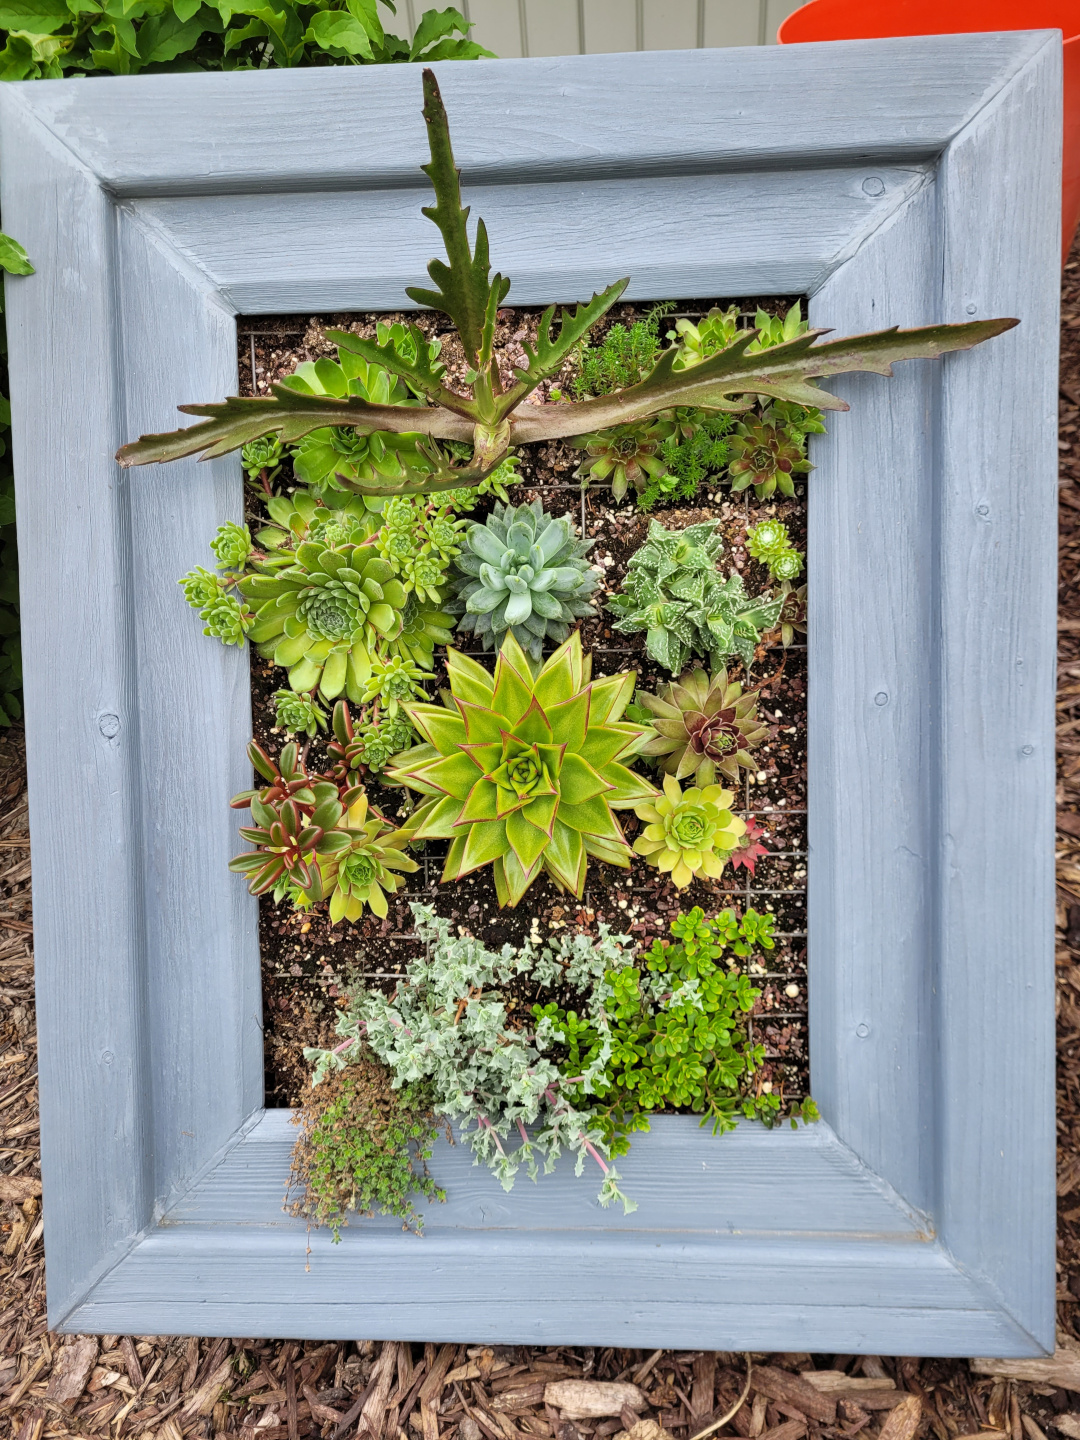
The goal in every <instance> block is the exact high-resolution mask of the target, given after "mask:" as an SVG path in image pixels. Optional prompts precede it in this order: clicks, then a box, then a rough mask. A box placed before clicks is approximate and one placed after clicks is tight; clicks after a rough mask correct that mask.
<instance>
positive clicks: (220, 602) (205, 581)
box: [177, 565, 255, 645]
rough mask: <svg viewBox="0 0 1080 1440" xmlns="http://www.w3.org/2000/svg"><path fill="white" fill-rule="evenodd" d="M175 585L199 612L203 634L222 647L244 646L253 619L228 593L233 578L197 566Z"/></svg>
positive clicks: (242, 605)
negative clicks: (215, 640) (178, 586)
mask: <svg viewBox="0 0 1080 1440" xmlns="http://www.w3.org/2000/svg"><path fill="white" fill-rule="evenodd" d="M177 583H178V584H179V585H180V586H181V588H182V589H183V591H184V599H185V600H186V601H187V602H188V604H189V605H190V606H191V608H192V609H193V610H198V612H199V618H200V619H201V620H202V621H203V634H204V635H211V636H213V637H214V638H215V639H217V640H220V641H221V643H222V644H223V645H242V644H243V643H244V639H245V637H246V635H247V632H248V630H249V629H250V628H251V625H252V622H253V621H254V619H255V616H254V615H253V613H252V612H251V610H249V609H248V607H247V606H246V605H244V604H243V603H242V602H241V601H239V600H238V599H237V598H236V596H235V595H233V594H232V593H231V587H232V585H233V584H234V583H235V577H233V576H224V575H214V574H213V573H212V572H211V571H209V570H206V569H204V568H203V567H202V566H201V565H196V567H195V569H194V570H191V571H189V572H188V574H187V575H184V576H182V577H181V579H180V580H179V581H178V582H177Z"/></svg>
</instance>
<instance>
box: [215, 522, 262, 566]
mask: <svg viewBox="0 0 1080 1440" xmlns="http://www.w3.org/2000/svg"><path fill="white" fill-rule="evenodd" d="M252 548H253V547H252V544H251V531H250V530H249V529H248V527H247V526H246V525H236V524H234V523H233V522H232V521H231V520H230V521H229V522H228V523H227V524H225V525H220V526H218V532H217V534H216V535H215V536H214V538H213V540H211V541H210V549H211V550H212V551H213V552H214V555H215V557H216V559H217V562H218V567H219V569H222V570H242V569H243V568H244V566H245V565H246V564H247V561H248V556H249V555H250V554H251V551H252Z"/></svg>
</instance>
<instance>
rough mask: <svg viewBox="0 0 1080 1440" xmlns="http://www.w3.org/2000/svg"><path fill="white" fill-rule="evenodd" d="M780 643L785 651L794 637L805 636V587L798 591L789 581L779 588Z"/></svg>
mask: <svg viewBox="0 0 1080 1440" xmlns="http://www.w3.org/2000/svg"><path fill="white" fill-rule="evenodd" d="M779 598H780V617H779V625H780V641H781V643H782V645H783V646H784V649H785V650H786V649H787V648H788V646H789V645H794V643H795V637H796V635H805V634H806V586H805V585H800V586H799V588H798V589H796V588H795V586H794V585H792V583H791V581H790V580H785V581H784V582H783V584H782V585H781V586H780V590H779Z"/></svg>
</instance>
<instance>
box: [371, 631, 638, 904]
mask: <svg viewBox="0 0 1080 1440" xmlns="http://www.w3.org/2000/svg"><path fill="white" fill-rule="evenodd" d="M447 673H448V676H449V681H450V689H449V693H447V692H445V691H444V692H443V702H444V703H443V704H442V705H407V706H406V707H405V709H406V712H407V714H408V716H409V718H410V719H411V721H412V723H413V724H414V725H415V727H416V728H417V730H418V731H419V732H420V733H421V735H423V737H424V743H423V744H421V745H418V746H416V747H415V748H414V749H412V750H409V751H407V752H406V753H405V754H404V755H401V756H399V757H398V759H397V761H396V763H395V765H394V767H393V768H392V769H389V770H388V771H387V772H386V773H387V776H388V778H389V779H391V780H393V781H396V782H397V783H398V784H400V785H405V786H407V787H408V788H410V789H412V790H416V791H419V793H420V794H421V795H422V796H424V797H425V798H424V799H423V800H422V802H421V803H420V805H419V806H418V808H417V810H416V811H415V813H414V815H413V817H412V819H411V821H410V829H411V830H412V832H413V834H414V838H416V839H417V840H450V841H451V845H450V850H449V853H448V855H447V858H446V864H445V867H444V869H443V874H442V879H443V883H444V884H445V883H447V882H449V881H451V880H459V879H461V878H462V877H463V876H465V875H468V874H470V873H471V872H472V871H473V870H477V869H479V868H480V867H481V866H483V865H491V866H492V869H493V873H494V880H495V890H496V894H497V895H498V900H499V904H500V905H502V906H507V905H509V906H514V905H517V903H518V902H519V901H520V900H521V898H522V896H523V895H524V894H525V892H526V891H527V890H528V888H529V886H530V885H531V884H532V883H533V881H534V880H535V879H536V878H537V876H538V875H539V874H540V873H541V871H544V872H546V873H547V874H548V875H549V876H550V877H551V879H552V880H553V881H554V882H555V884H556V885H557V886H558V887H559V888H560V889H563V890H568V891H570V892H571V893H572V894H574V895H576V896H577V897H578V898H579V899H580V898H581V896H582V894H583V893H584V887H585V871H586V865H587V862H588V858H589V857H590V856H592V858H593V859H596V860H603V861H605V862H606V863H607V864H609V865H619V866H621V867H622V868H623V869H627V868H629V865H630V854H631V852H630V847H629V846H628V845H627V842H626V839H625V837H624V835H623V832H622V829H621V827H620V825H619V822H618V821H617V820H616V818H615V814H614V812H615V811H616V810H625V809H628V808H629V807H630V806H632V805H635V804H637V803H638V802H639V801H641V800H644V799H646V798H650V797H652V796H655V795H656V790H655V789H654V787H653V786H652V785H650V784H649V783H648V781H646V780H644V779H642V778H641V777H640V776H638V775H635V774H634V772H633V771H632V770H630V769H629V768H628V767H627V765H626V764H625V763H624V762H625V761H626V760H628V759H630V757H632V756H633V755H634V753H635V751H636V749H637V747H638V746H639V744H640V743H641V741H642V739H643V738H644V736H645V734H646V731H645V730H644V728H643V727H642V726H639V725H634V724H630V723H627V722H625V721H623V720H622V714H623V711H624V710H625V709H626V706H627V704H628V703H629V701H630V697H631V695H632V694H633V689H634V681H635V679H636V675H635V674H634V672H633V671H629V672H624V673H622V674H619V675H610V676H607V677H604V678H602V679H599V680H593V679H592V678H591V676H592V659H591V656H587V655H585V654H584V653H583V652H582V648H581V637H580V635H579V634H578V632H577V631H575V632H574V633H573V634H572V635H571V636H570V638H569V639H568V640H566V641H565V642H564V643H563V644H562V645H561V646H560V647H559V649H558V650H556V651H555V653H554V654H553V655H551V656H550V658H549V659H548V660H547V661H546V662H545V663H544V664H543V665H540V664H538V663H537V662H535V661H531V660H530V658H529V656H528V655H526V653H525V652H524V651H523V650H522V648H521V646H520V645H519V644H518V643H517V641H516V640H515V639H514V636H513V635H512V634H507V636H506V639H505V640H504V641H503V646H502V649H501V651H500V653H499V656H498V659H497V661H496V663H495V674H494V676H492V675H491V673H490V672H489V671H488V670H486V669H485V668H484V667H483V666H482V665H478V664H477V663H476V662H475V661H474V660H470V659H469V658H468V657H467V656H465V655H462V654H461V652H460V651H458V650H455V649H453V648H452V647H450V648H448V650H447Z"/></svg>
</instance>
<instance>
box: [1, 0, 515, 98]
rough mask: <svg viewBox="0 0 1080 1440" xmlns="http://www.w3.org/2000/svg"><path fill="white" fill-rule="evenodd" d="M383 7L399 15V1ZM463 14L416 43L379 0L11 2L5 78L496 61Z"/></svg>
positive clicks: (446, 14)
mask: <svg viewBox="0 0 1080 1440" xmlns="http://www.w3.org/2000/svg"><path fill="white" fill-rule="evenodd" d="M383 3H384V4H385V5H386V6H387V8H388V9H389V10H390V11H391V12H392V13H396V10H395V6H394V5H393V3H391V0H383ZM469 29H470V26H469V25H468V23H467V22H466V21H465V19H464V17H463V16H462V15H461V14H460V13H459V12H458V11H457V10H454V9H446V10H439V11H436V10H427V11H425V12H424V15H423V17H422V19H421V21H420V24H419V25H418V26H417V27H416V34H415V35H414V36H413V40H412V44H411V45H410V44H409V43H408V42H407V41H405V40H401V39H399V38H398V36H396V35H391V34H387V32H386V31H385V30H384V29H383V26H382V22H381V20H380V19H379V15H378V13H377V7H376V4H375V0H352V3H351V4H350V5H348V6H345V5H341V6H335V5H333V4H332V3H331V4H328V5H324V4H319V3H310V4H304V3H298V0H273V3H272V4H267V5H261V4H253V3H251V0H248V3H247V4H246V5H243V6H241V7H239V8H237V9H232V8H231V7H224V6H223V7H220V8H218V7H216V6H214V5H210V4H196V3H194V0H134V3H130V4H127V5H125V6H123V7H120V6H102V5H100V4H97V3H95V0H17V3H16V0H9V3H8V4H7V5H6V6H4V7H2V8H0V39H3V40H5V41H6V43H5V45H4V48H3V49H2V50H0V80H59V79H60V78H61V77H63V76H64V75H72V74H74V75H103V74H104V75H138V74H139V73H141V72H142V73H146V72H151V73H155V72H160V71H162V70H261V69H264V68H266V67H268V66H286V67H291V66H296V65H361V64H365V63H368V64H387V63H392V62H394V61H410V60H427V61H431V60H471V59H474V58H476V57H477V56H481V55H490V54H491V51H490V50H484V49H483V48H482V47H481V46H479V45H477V44H476V42H475V41H472V40H469V39H468V38H467V37H468V32H469Z"/></svg>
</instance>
